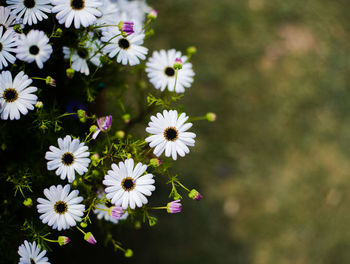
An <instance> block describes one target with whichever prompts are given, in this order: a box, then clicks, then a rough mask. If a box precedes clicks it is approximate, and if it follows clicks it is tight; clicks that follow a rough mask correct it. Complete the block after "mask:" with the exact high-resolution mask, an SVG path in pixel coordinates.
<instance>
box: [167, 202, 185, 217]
mask: <svg viewBox="0 0 350 264" xmlns="http://www.w3.org/2000/svg"><path fill="white" fill-rule="evenodd" d="M180 202H181V200H175V201H172V202H170V203H168V204H167V206H166V210H167V212H168V213H170V214H177V213H180V212H181V209H182V204H181V203H180Z"/></svg>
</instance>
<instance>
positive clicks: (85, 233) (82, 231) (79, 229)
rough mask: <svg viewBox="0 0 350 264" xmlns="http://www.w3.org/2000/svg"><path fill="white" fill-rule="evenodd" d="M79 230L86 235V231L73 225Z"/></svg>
mask: <svg viewBox="0 0 350 264" xmlns="http://www.w3.org/2000/svg"><path fill="white" fill-rule="evenodd" d="M75 227H76V228H77V229H78V230H79V231H80V232H82V233H83V234H84V235H86V233H85V232H84V231H83V230H82V229H81V228H80V227H79V226H75Z"/></svg>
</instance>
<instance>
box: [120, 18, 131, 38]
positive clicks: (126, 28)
mask: <svg viewBox="0 0 350 264" xmlns="http://www.w3.org/2000/svg"><path fill="white" fill-rule="evenodd" d="M118 27H119V30H120V32H122V35H123V36H124V37H126V36H129V35H131V34H132V33H134V22H122V21H121V22H120V23H119V25H118Z"/></svg>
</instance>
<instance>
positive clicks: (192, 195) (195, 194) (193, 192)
mask: <svg viewBox="0 0 350 264" xmlns="http://www.w3.org/2000/svg"><path fill="white" fill-rule="evenodd" d="M188 197H190V198H191V199H193V200H196V201H199V200H200V199H202V198H203V196H202V195H201V194H200V193H199V192H198V191H197V190H195V189H192V190H191V191H190V192H189V194H188Z"/></svg>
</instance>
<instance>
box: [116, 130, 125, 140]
mask: <svg viewBox="0 0 350 264" xmlns="http://www.w3.org/2000/svg"><path fill="white" fill-rule="evenodd" d="M115 136H116V137H117V138H119V139H122V138H124V137H125V132H124V131H123V130H118V131H117V132H115Z"/></svg>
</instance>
